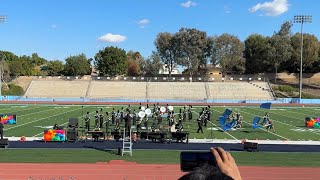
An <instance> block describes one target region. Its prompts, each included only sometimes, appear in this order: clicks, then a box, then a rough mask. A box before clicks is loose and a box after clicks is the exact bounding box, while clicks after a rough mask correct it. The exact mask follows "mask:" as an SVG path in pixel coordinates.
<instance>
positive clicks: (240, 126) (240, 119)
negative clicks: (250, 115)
mask: <svg viewBox="0 0 320 180" xmlns="http://www.w3.org/2000/svg"><path fill="white" fill-rule="evenodd" d="M242 119H243V117H242V116H240V117H239V119H237V125H236V128H239V129H241V128H242Z"/></svg>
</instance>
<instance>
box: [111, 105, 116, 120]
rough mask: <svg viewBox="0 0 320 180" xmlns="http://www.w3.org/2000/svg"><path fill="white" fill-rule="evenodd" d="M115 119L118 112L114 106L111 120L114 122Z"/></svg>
mask: <svg viewBox="0 0 320 180" xmlns="http://www.w3.org/2000/svg"><path fill="white" fill-rule="evenodd" d="M115 120H116V112H115V111H114V108H113V109H112V112H111V121H112V124H114V123H115Z"/></svg>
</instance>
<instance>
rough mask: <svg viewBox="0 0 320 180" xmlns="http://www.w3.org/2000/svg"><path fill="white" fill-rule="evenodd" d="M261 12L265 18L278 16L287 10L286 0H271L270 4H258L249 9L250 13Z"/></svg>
mask: <svg viewBox="0 0 320 180" xmlns="http://www.w3.org/2000/svg"><path fill="white" fill-rule="evenodd" d="M259 10H260V11H263V12H264V15H266V16H278V15H280V14H283V13H285V12H287V11H288V10H289V3H288V0H273V1H272V2H264V3H262V4H261V3H259V4H257V5H255V6H253V7H252V8H250V9H249V11H250V12H252V13H254V12H256V11H259Z"/></svg>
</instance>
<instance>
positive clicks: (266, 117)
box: [261, 112, 270, 125]
mask: <svg viewBox="0 0 320 180" xmlns="http://www.w3.org/2000/svg"><path fill="white" fill-rule="evenodd" d="M269 119H270V115H269V112H266V114H265V115H264V116H263V121H262V123H261V125H265V124H266V123H267V122H268V120H269Z"/></svg>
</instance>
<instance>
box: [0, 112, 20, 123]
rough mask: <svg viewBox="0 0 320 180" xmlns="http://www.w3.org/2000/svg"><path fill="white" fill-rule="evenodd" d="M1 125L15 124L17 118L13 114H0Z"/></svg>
mask: <svg viewBox="0 0 320 180" xmlns="http://www.w3.org/2000/svg"><path fill="white" fill-rule="evenodd" d="M0 120H1V123H2V124H17V116H16V115H15V114H0Z"/></svg>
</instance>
